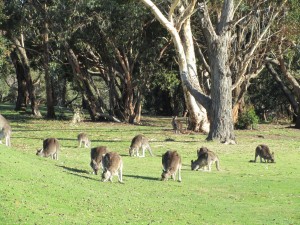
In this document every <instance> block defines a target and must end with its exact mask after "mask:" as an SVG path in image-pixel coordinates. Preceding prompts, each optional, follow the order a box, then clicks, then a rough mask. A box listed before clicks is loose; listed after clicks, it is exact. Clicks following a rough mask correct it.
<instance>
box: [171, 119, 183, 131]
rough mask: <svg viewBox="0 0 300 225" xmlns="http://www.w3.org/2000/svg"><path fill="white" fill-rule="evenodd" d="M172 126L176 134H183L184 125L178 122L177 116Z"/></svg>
mask: <svg viewBox="0 0 300 225" xmlns="http://www.w3.org/2000/svg"><path fill="white" fill-rule="evenodd" d="M171 124H172V127H173V130H174V133H175V134H180V133H181V132H182V123H181V122H180V121H179V120H177V116H174V117H173V119H172V122H171Z"/></svg>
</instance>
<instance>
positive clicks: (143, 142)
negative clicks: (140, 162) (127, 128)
mask: <svg viewBox="0 0 300 225" xmlns="http://www.w3.org/2000/svg"><path fill="white" fill-rule="evenodd" d="M140 148H142V151H143V154H142V156H140V155H139V149H140ZM146 149H147V150H148V151H149V153H150V155H151V156H153V153H152V150H151V147H150V145H149V142H148V139H147V138H146V137H145V136H144V135H141V134H139V135H137V136H135V137H134V138H133V139H132V141H131V145H130V147H129V155H130V156H135V155H136V156H137V157H145V151H146Z"/></svg>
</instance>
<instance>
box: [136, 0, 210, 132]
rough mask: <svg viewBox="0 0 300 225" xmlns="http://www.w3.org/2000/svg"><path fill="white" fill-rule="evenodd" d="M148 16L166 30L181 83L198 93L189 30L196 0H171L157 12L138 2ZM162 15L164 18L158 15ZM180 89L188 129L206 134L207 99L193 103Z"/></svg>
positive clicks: (147, 2) (148, 0) (152, 6)
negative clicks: (188, 123) (144, 8)
mask: <svg viewBox="0 0 300 225" xmlns="http://www.w3.org/2000/svg"><path fill="white" fill-rule="evenodd" d="M141 2H142V3H144V4H145V5H146V6H147V7H149V9H150V10H151V11H152V13H153V14H154V15H155V17H156V19H157V20H158V21H159V22H160V23H161V24H162V25H163V26H164V27H165V28H166V29H167V30H168V32H169V34H170V35H171V38H172V41H173V43H174V46H175V48H176V51H177V60H178V65H179V70H180V76H181V80H182V81H186V80H188V81H189V82H192V83H193V86H195V88H197V90H199V91H201V87H200V85H199V81H198V77H197V68H196V59H195V51H194V44H193V37H192V30H191V22H190V18H191V16H192V14H193V12H194V9H195V5H196V2H197V1H196V0H192V1H179V0H174V1H172V2H171V4H170V5H168V4H161V6H162V7H163V6H165V7H167V9H166V10H165V8H163V9H159V8H158V7H157V6H156V5H155V4H154V3H153V2H152V1H151V0H141ZM163 11H166V12H167V14H166V15H164V14H163V13H162V12H163ZM183 89H184V95H185V101H186V105H187V108H188V110H189V121H190V127H189V128H190V129H192V130H195V131H197V130H201V131H204V132H208V131H209V122H208V118H207V111H206V109H207V108H208V107H206V106H208V102H209V101H210V100H209V99H208V98H207V97H204V98H203V99H205V100H204V101H201V104H198V102H197V101H196V100H195V98H194V96H192V95H191V93H190V92H189V91H188V89H187V87H186V85H185V82H183Z"/></svg>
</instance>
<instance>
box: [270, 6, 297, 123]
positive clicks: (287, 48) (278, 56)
mask: <svg viewBox="0 0 300 225" xmlns="http://www.w3.org/2000/svg"><path fill="white" fill-rule="evenodd" d="M288 7H289V11H288V13H286V14H287V15H285V20H284V21H283V23H281V24H280V25H281V26H280V27H281V29H280V32H278V33H276V35H274V37H273V38H272V39H273V41H272V42H273V43H272V54H269V55H268V58H267V59H266V67H267V69H268V71H269V73H270V74H271V75H272V76H273V77H274V80H276V81H277V82H278V83H279V84H280V86H281V89H282V91H283V92H284V94H285V96H286V98H287V100H288V102H289V103H290V105H291V107H292V109H293V110H292V111H293V113H294V115H295V117H296V121H295V123H296V124H295V127H296V128H298V129H300V47H299V46H300V37H299V32H300V27H299V23H300V3H299V1H295V0H292V1H289V2H288Z"/></svg>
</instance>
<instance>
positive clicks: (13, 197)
mask: <svg viewBox="0 0 300 225" xmlns="http://www.w3.org/2000/svg"><path fill="white" fill-rule="evenodd" d="M0 109H1V111H0V113H1V114H4V115H5V116H6V117H7V118H8V119H9V120H10V122H11V125H12V128H13V135H12V147H11V148H7V147H5V146H4V145H0V197H1V201H0V209H1V210H0V221H1V224H124V223H127V224H299V223H300V214H299V209H300V173H299V169H300V166H299V158H300V138H299V137H300V131H299V130H295V129H291V128H287V127H286V126H281V125H258V128H257V130H253V131H236V132H235V133H236V136H237V142H238V144H237V145H221V144H218V143H214V142H206V141H205V138H206V135H204V134H189V135H175V134H174V133H173V132H172V130H171V124H170V120H171V118H161V117H160V118H154V117H144V118H143V119H144V120H143V122H144V124H146V125H145V126H134V125H128V124H123V123H122V124H116V123H100V122H99V123H91V122H83V123H80V124H76V125H74V124H72V123H71V122H70V121H63V120H61V121H50V120H49V121H47V120H41V119H39V120H35V119H34V118H31V117H29V116H28V115H19V114H18V113H16V112H13V111H10V109H11V108H9V107H5V108H2V107H1V108H0ZM83 131H84V132H86V133H88V135H89V136H90V139H91V140H92V146H93V147H94V146H98V145H105V146H107V147H108V149H109V150H110V151H116V152H118V153H119V154H121V156H122V158H123V161H124V171H123V173H124V177H123V180H124V183H125V184H120V183H118V182H117V177H114V182H113V183H102V182H100V176H96V175H93V174H92V173H91V172H92V170H91V168H90V166H89V162H90V155H89V153H90V152H89V151H90V150H89V149H86V148H77V140H76V137H77V134H78V133H80V132H83ZM139 133H142V134H144V135H146V136H147V137H148V138H149V139H150V145H151V147H152V150H153V152H154V154H155V155H156V156H155V157H150V156H149V153H148V152H147V153H146V158H130V157H129V156H128V147H129V145H130V141H131V139H132V138H133V137H134V136H135V135H136V134H139ZM258 135H263V138H262V137H260V136H258ZM48 137H56V138H58V139H59V141H60V143H61V151H60V154H59V160H58V161H55V160H51V159H50V158H39V157H37V156H36V155H35V152H36V149H38V148H40V147H41V146H42V140H43V139H44V138H48ZM261 143H265V144H267V145H269V147H270V149H271V151H274V152H275V157H276V158H275V160H276V163H275V164H265V163H249V162H248V161H249V160H250V159H253V158H254V150H255V147H256V146H257V145H258V144H261ZM201 146H207V147H208V148H209V149H211V150H213V151H215V152H216V153H217V154H218V156H219V158H220V162H221V163H220V166H221V171H220V172H218V171H216V169H215V167H213V168H212V172H211V173H207V172H201V171H191V170H190V161H191V160H192V159H196V150H197V148H199V147H201ZM170 149H171V150H177V151H178V152H179V153H180V154H181V156H182V161H183V169H182V182H181V183H179V182H174V181H171V180H170V181H167V182H162V181H159V178H160V175H161V155H162V154H163V153H164V152H165V151H167V150H170ZM258 161H259V160H258Z"/></svg>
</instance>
